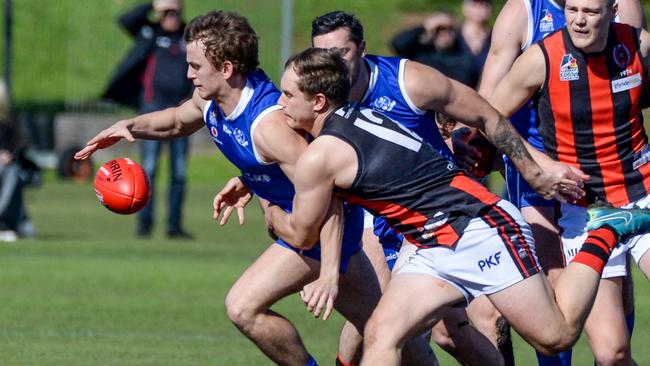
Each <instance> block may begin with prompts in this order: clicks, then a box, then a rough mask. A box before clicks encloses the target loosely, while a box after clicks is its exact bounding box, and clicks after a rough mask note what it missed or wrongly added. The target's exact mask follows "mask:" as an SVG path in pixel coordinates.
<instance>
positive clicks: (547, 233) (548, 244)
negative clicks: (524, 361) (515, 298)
mask: <svg viewBox="0 0 650 366" xmlns="http://www.w3.org/2000/svg"><path fill="white" fill-rule="evenodd" d="M521 213H522V215H523V216H524V219H525V220H526V222H527V223H528V224H529V225H530V228H531V230H532V232H533V237H534V238H539V240H536V241H535V243H536V246H535V248H536V253H537V257H538V259H539V262H540V265H541V266H542V269H543V270H544V273H545V274H546V276H547V278H548V280H549V282H550V283H551V285H552V284H553V283H555V281H556V279H557V278H558V276H559V275H560V274H561V273H562V270H563V269H564V266H563V259H564V256H563V254H562V244H561V242H560V235H559V231H558V228H557V225H556V224H554V222H555V219H554V218H555V207H550V206H548V207H533V206H527V207H523V208H522V209H521ZM467 314H468V316H469V318H470V319H471V321H472V324H473V325H474V327H476V329H478V330H479V331H480V332H481V333H482V334H484V335H485V336H486V337H487V338H488V339H489V340H490V341H491V342H492V344H493V345H494V346H495V347H497V348H498V349H499V351H500V352H501V354H502V356H503V358H504V361H505V364H506V365H514V364H515V361H514V351H513V348H512V338H511V335H510V326H509V325H508V322H507V321H506V320H505V318H504V317H503V316H502V315H501V313H499V311H497V310H496V308H495V307H494V305H493V304H492V303H491V302H490V301H489V299H488V298H487V297H484V296H481V297H479V298H477V299H476V300H474V301H473V302H472V303H471V304H470V305H469V306H468V308H467Z"/></svg>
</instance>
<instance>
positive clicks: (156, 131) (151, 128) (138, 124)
mask: <svg viewBox="0 0 650 366" xmlns="http://www.w3.org/2000/svg"><path fill="white" fill-rule="evenodd" d="M174 111H175V108H168V109H165V110H162V111H156V112H151V113H146V114H142V115H139V116H137V117H135V118H132V119H128V120H125V121H124V123H125V126H126V127H127V128H128V129H129V131H131V134H132V135H133V137H135V138H139V139H148V140H163V139H170V138H174V137H178V136H182V135H184V133H183V131H182V128H181V125H180V124H179V123H177V122H176V114H175V112H174Z"/></svg>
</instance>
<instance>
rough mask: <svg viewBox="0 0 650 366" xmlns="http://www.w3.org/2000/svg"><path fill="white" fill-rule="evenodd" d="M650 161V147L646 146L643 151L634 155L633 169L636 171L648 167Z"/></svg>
mask: <svg viewBox="0 0 650 366" xmlns="http://www.w3.org/2000/svg"><path fill="white" fill-rule="evenodd" d="M649 161H650V146H649V145H646V147H644V148H643V150H641V151H639V152H638V153H636V154H634V162H633V163H632V169H634V170H636V169H639V168H640V167H642V166H644V165H646V164H647V163H648V162H649Z"/></svg>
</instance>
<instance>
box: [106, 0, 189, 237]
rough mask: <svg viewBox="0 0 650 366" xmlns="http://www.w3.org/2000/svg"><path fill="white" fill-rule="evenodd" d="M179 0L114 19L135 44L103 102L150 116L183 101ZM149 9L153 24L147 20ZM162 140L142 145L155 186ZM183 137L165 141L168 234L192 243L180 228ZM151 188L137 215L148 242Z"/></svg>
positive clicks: (185, 88) (160, 1) (186, 92)
mask: <svg viewBox="0 0 650 366" xmlns="http://www.w3.org/2000/svg"><path fill="white" fill-rule="evenodd" d="M182 5H183V4H182V1H180V0H154V1H153V3H151V4H143V5H140V6H138V7H136V8H135V9H132V10H130V11H129V12H127V13H125V14H123V15H122V16H121V17H120V18H119V24H120V26H121V27H122V28H124V30H126V31H127V32H128V33H129V34H130V35H131V36H133V37H134V39H135V44H134V46H133V48H132V50H131V51H130V52H129V54H128V55H127V56H126V58H125V59H124V60H123V61H122V63H121V64H120V66H119V67H118V69H117V71H116V73H115V75H114V76H113V78H112V80H111V82H110V83H109V86H108V88H107V90H106V92H105V93H104V95H103V96H104V98H106V99H110V100H113V101H115V102H117V103H119V104H122V105H126V106H130V107H135V108H137V109H138V111H139V113H149V112H154V111H159V110H163V109H166V108H169V107H176V106H178V105H179V104H180V103H181V102H183V101H184V100H186V99H188V98H189V96H190V95H191V92H192V83H191V82H190V81H189V80H188V79H187V76H186V73H187V64H186V61H185V54H186V52H185V42H184V41H183V30H184V28H185V23H184V22H183V20H182V10H183V9H182ZM152 10H153V11H154V12H155V14H154V18H155V21H151V20H149V14H150V12H151V11H152ZM162 143H163V142H162V141H154V140H145V141H142V142H141V148H142V150H141V154H142V155H141V159H142V161H141V164H142V167H143V168H144V170H145V171H146V172H147V175H148V176H149V179H150V181H151V184H152V188H154V187H155V178H156V171H157V168H158V160H159V158H160V152H161V148H162ZM188 150H189V146H188V137H179V138H175V139H172V140H169V155H170V156H169V171H170V175H171V177H170V185H169V197H168V200H169V202H168V209H169V212H168V217H167V236H168V237H169V238H171V239H193V237H192V235H191V234H189V233H188V232H186V231H185V230H184V229H183V227H182V224H181V221H182V208H183V201H184V196H185V170H186V162H187V154H188ZM154 197H155V189H154V192H153V196H152V197H151V201H149V204H148V205H147V206H146V207H145V208H144V209H143V210H142V211H140V213H139V214H138V223H137V228H136V235H137V236H139V237H143V238H147V237H149V236H150V235H151V231H152V228H153V225H154V207H155V206H154V202H155V199H154Z"/></svg>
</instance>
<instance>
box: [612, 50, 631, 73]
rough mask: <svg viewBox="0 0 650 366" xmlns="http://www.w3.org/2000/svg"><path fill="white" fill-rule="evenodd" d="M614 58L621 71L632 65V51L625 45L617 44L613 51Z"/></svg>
mask: <svg viewBox="0 0 650 366" xmlns="http://www.w3.org/2000/svg"><path fill="white" fill-rule="evenodd" d="M612 56H613V57H614V62H616V65H618V67H620V68H621V69H625V68H626V67H627V65H629V64H630V50H628V49H627V47H625V45H624V44H617V45H616V46H615V47H614V49H613V50H612Z"/></svg>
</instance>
